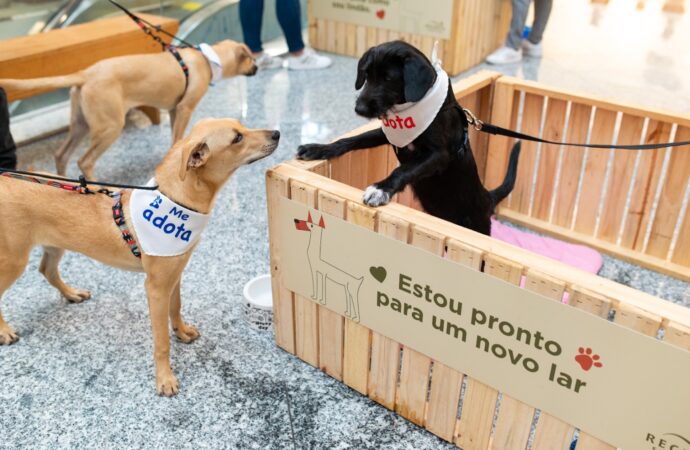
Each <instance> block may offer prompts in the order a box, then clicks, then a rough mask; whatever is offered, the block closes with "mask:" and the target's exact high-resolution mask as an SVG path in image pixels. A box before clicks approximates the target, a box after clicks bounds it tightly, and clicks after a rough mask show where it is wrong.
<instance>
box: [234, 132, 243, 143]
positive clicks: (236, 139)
mask: <svg viewBox="0 0 690 450" xmlns="http://www.w3.org/2000/svg"><path fill="white" fill-rule="evenodd" d="M242 139H244V136H242V133H237V134H236V135H235V139H233V140H232V143H233V144H239V143H240V142H242Z"/></svg>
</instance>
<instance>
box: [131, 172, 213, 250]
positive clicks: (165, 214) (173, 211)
mask: <svg viewBox="0 0 690 450" xmlns="http://www.w3.org/2000/svg"><path fill="white" fill-rule="evenodd" d="M155 185H156V184H155V180H151V181H149V183H148V184H147V186H155ZM129 214H130V217H131V218H132V224H133V225H134V231H135V232H136V234H137V241H139V246H140V247H141V250H142V251H143V252H144V253H145V254H147V255H149V256H177V255H181V254H183V253H185V252H187V251H188V250H189V249H190V248H192V246H193V245H194V244H196V243H197V242H198V241H199V238H201V233H202V232H203V231H204V228H206V224H208V221H209V220H210V219H211V216H210V215H209V214H200V213H198V212H196V211H192V210H191V209H188V208H185V207H184V206H181V205H179V204H177V203H175V202H174V201H172V200H170V199H169V198H168V197H166V196H165V195H163V194H162V193H161V192H160V191H159V190H155V191H147V190H142V189H135V190H133V191H132V196H131V197H130V200H129Z"/></svg>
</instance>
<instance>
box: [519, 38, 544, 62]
mask: <svg viewBox="0 0 690 450" xmlns="http://www.w3.org/2000/svg"><path fill="white" fill-rule="evenodd" d="M543 52H544V51H543V49H542V46H541V42H540V43H538V44H532V43H531V42H530V41H529V40H527V39H525V40H524V41H522V54H523V55H524V56H531V57H533V58H541V55H542V53H543Z"/></svg>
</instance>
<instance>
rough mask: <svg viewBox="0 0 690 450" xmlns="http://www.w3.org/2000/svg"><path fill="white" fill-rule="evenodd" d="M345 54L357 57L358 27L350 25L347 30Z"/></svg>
mask: <svg viewBox="0 0 690 450" xmlns="http://www.w3.org/2000/svg"><path fill="white" fill-rule="evenodd" d="M345 40H346V44H345V54H346V55H347V56H357V25H354V24H351V23H348V24H347V26H346V29H345Z"/></svg>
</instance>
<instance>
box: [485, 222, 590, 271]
mask: <svg viewBox="0 0 690 450" xmlns="http://www.w3.org/2000/svg"><path fill="white" fill-rule="evenodd" d="M491 237H493V238H496V239H498V240H499V241H503V242H507V243H509V244H513V245H515V246H518V247H520V248H524V249H525V250H530V251H532V252H534V253H538V254H540V255H543V256H547V257H549V258H552V259H555V260H556V261H560V262H562V263H565V264H568V265H570V266H574V267H577V268H579V269H582V270H585V271H587V272H591V273H597V272H599V269H601V265H602V263H603V260H602V258H601V255H600V254H599V252H597V251H595V250H592V249H591V248H589V247H585V246H583V245H575V244H568V243H566V242H563V241H559V240H556V239H552V238H548V237H542V236H537V235H536V234H532V233H526V232H524V231H520V230H518V229H515V228H512V227H509V226H507V225H504V224H502V223H500V222H498V221H497V220H495V219H491Z"/></svg>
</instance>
